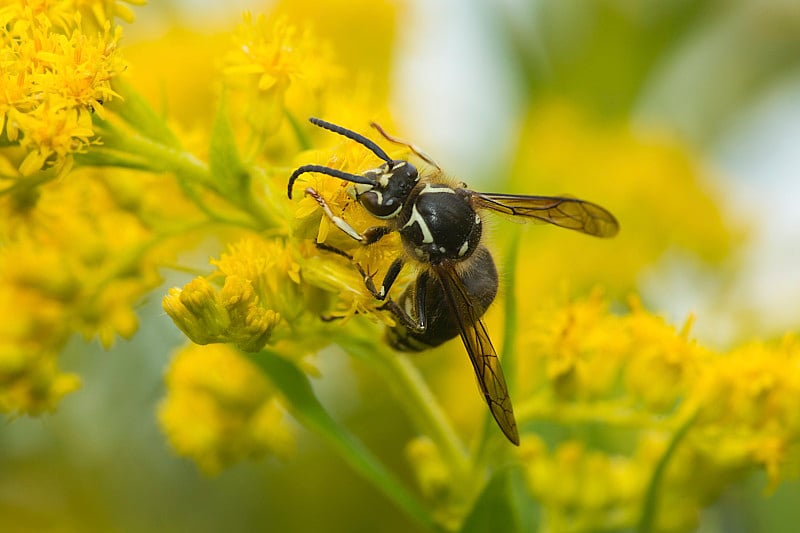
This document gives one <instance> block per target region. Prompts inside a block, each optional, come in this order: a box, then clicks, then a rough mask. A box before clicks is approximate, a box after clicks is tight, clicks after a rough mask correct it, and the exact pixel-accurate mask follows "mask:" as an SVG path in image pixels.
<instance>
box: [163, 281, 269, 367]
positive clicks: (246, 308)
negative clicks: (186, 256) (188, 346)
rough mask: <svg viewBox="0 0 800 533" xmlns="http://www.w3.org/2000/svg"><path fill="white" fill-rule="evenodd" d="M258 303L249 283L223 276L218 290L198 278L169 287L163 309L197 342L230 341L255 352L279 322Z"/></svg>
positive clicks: (245, 349)
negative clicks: (184, 284) (223, 283)
mask: <svg viewBox="0 0 800 533" xmlns="http://www.w3.org/2000/svg"><path fill="white" fill-rule="evenodd" d="M258 302H259V298H258V296H257V295H256V293H255V291H254V289H253V286H252V284H251V283H250V282H249V281H247V280H246V279H244V278H241V277H239V276H236V275H233V276H228V277H226V278H225V285H224V286H223V287H222V290H221V291H219V292H217V291H216V290H215V289H214V287H213V286H212V285H211V284H210V283H209V282H208V281H207V280H206V279H205V278H197V279H195V280H194V281H192V282H190V283H189V284H187V285H186V286H185V287H184V288H183V290H181V289H175V288H173V289H170V291H169V294H168V295H167V296H165V297H164V310H165V311H166V312H167V314H168V315H169V316H170V317H171V318H172V320H174V321H175V324H176V325H177V326H178V327H179V328H180V329H181V331H183V332H184V333H185V334H186V336H187V337H189V338H190V339H191V340H192V341H194V342H196V343H197V344H210V343H218V342H231V343H233V344H234V345H235V346H236V347H238V348H239V349H240V350H243V351H245V352H257V351H259V350H261V349H262V348H263V347H264V346H265V345H266V344H267V341H269V338H270V335H271V333H272V330H273V328H275V326H276V325H277V324H278V322H279V321H280V315H279V314H278V313H276V312H275V311H273V310H272V309H265V308H263V307H259V305H258Z"/></svg>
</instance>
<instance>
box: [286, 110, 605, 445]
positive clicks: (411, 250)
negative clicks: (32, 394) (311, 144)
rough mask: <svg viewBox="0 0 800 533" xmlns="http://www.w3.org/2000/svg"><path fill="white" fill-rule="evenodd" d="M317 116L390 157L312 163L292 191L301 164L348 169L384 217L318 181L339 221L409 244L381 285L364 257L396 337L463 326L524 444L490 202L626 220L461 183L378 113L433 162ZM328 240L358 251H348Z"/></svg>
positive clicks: (430, 343) (574, 203)
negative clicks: (349, 164) (397, 153)
mask: <svg viewBox="0 0 800 533" xmlns="http://www.w3.org/2000/svg"><path fill="white" fill-rule="evenodd" d="M310 121H311V123H312V124H314V125H316V126H319V127H321V128H324V129H326V130H330V131H332V132H334V133H337V134H339V135H343V136H344V137H347V138H348V139H351V140H353V141H355V142H357V143H359V144H361V145H363V146H364V147H365V148H367V149H368V150H370V151H371V152H372V153H373V154H375V155H376V156H377V157H378V158H380V159H381V160H383V164H381V165H380V166H379V167H377V168H374V169H370V170H367V171H365V172H363V173H361V174H351V173H348V172H344V171H341V170H337V169H334V168H330V167H326V166H322V165H303V166H301V167H300V168H298V169H296V170H295V171H294V172H293V173H292V175H291V177H290V178H289V184H288V193H289V198H291V197H292V188H293V186H294V182H295V180H296V179H297V178H298V176H300V175H301V174H305V173H307V172H317V173H320V174H326V175H328V176H332V177H334V178H339V179H341V180H344V181H347V182H350V183H352V185H351V186H350V188H349V190H348V192H349V194H350V195H351V196H352V197H353V198H355V199H356V200H357V201H358V202H359V203H360V204H361V205H362V206H363V207H364V208H365V209H366V210H367V211H368V212H369V213H370V214H371V215H373V216H374V217H375V218H378V219H380V220H383V221H384V224H383V225H379V226H373V227H371V228H369V229H367V230H366V231H364V232H363V233H359V232H358V231H357V230H355V229H354V228H353V227H352V226H350V224H348V223H347V222H346V221H345V220H344V219H342V218H341V217H339V216H337V215H336V214H334V213H333V212H332V211H331V209H330V207H329V206H328V204H327V202H326V201H325V199H324V198H322V197H321V196H320V195H319V194H318V193H317V192H316V191H315V190H314V189H312V188H307V189H306V190H305V192H306V194H307V195H310V196H311V197H313V198H314V199H315V200H316V201H317V203H318V204H319V205H320V207H321V208H322V210H323V212H324V214H325V216H326V217H328V219H329V220H330V221H331V222H332V223H333V224H335V225H336V226H337V227H338V228H339V229H341V230H342V231H343V232H344V233H346V234H347V235H349V236H350V237H352V238H353V239H355V240H357V241H359V242H361V243H362V244H364V245H369V244H372V243H375V242H377V241H378V240H379V239H381V238H382V237H384V236H385V235H387V234H389V233H391V232H394V231H397V232H399V233H400V237H401V240H402V243H403V246H404V251H403V252H402V253H400V254H399V256H398V257H397V258H396V259H395V260H394V262H392V264H391V265H390V266H389V268H388V270H387V271H386V274H385V275H384V278H383V281H382V283H381V285H380V287H376V286H375V283H374V281H373V279H372V275H370V274H367V273H366V272H365V271H364V270H363V268H362V267H361V266H360V265H358V264H357V263H355V262H354V264H355V266H356V268H358V270H359V272H360V273H361V275H362V276H363V278H364V283H365V285H366V287H367V289H368V290H369V291H370V292H371V293H372V295H373V296H374V297H375V298H377V299H378V300H381V301H385V302H386V303H385V304H384V306H383V307H384V308H386V309H388V310H389V311H391V312H392V313H393V314H394V315H395V316H396V317H397V325H396V326H395V327H393V328H390V329H389V330H388V331H387V340H388V342H389V343H390V344H391V345H392V346H393V347H394V348H396V349H399V350H404V351H420V350H424V349H427V348H431V347H434V346H438V345H440V344H442V343H443V342H445V341H447V340H450V339H452V338H454V337H456V336H457V335H460V336H461V340H462V341H463V342H464V347H465V348H466V349H467V353H468V354H469V358H470V361H471V362H472V366H473V368H474V370H475V374H476V376H477V378H478V384H479V387H480V389H481V393H483V396H484V398H485V399H486V402H487V404H488V405H489V409H490V410H491V413H492V416H494V419H495V420H496V421H497V424H498V425H499V426H500V429H501V430H502V431H503V433H504V434H505V435H506V437H508V440H510V441H511V442H512V443H514V444H517V445H518V444H519V432H518V431H517V423H516V420H515V419H514V411H513V408H512V406H511V399H510V398H509V395H508V388H507V387H506V381H505V377H504V376H503V370H502V369H501V367H500V362H499V360H498V358H497V354H496V352H495V349H494V347H493V346H492V342H491V340H490V339H489V334H488V332H487V331H486V327H485V326H484V324H483V322H482V321H481V317H482V316H483V314H484V313H485V312H486V309H487V308H488V307H489V305H490V304H491V303H492V301H493V300H494V297H495V295H496V294H497V288H498V276H497V269H496V268H495V265H494V261H493V260H492V256H491V254H490V253H489V251H488V250H487V248H486V247H485V246H484V245H483V244H482V242H481V235H482V232H483V231H482V230H483V225H482V220H481V216H480V211H481V210H484V209H488V210H491V211H496V212H499V213H502V214H504V215H510V216H516V217H523V218H527V219H529V220H535V221H539V222H547V223H550V224H554V225H556V226H560V227H562V228H567V229H572V230H575V231H579V232H581V233H585V234H587V235H593V236H595V237H613V236H614V235H616V233H617V231H618V230H619V224H618V223H617V220H616V219H615V218H614V216H613V215H612V214H611V213H609V212H608V211H606V210H605V209H603V208H602V207H600V206H598V205H596V204H593V203H590V202H585V201H583V200H578V199H576V198H570V197H549V196H520V195H513V194H494V193H480V192H475V191H472V190H470V189H467V188H466V186H465V185H464V184H458V185H456V184H453V183H451V182H450V180H447V179H446V178H445V177H444V175H443V173H442V171H441V169H440V168H439V166H438V165H437V164H436V163H434V162H433V161H432V160H431V159H430V158H429V157H428V156H426V155H425V154H424V153H422V152H421V151H420V150H418V149H417V148H416V147H415V146H413V145H411V144H409V143H407V142H405V141H402V140H400V139H397V138H395V137H393V136H391V135H389V134H387V133H386V132H385V131H384V130H383V129H382V128H381V127H380V126H378V125H377V124H375V123H372V126H373V127H374V128H375V129H377V130H378V132H379V133H380V134H381V135H383V137H384V138H386V139H387V140H388V141H390V142H393V143H395V144H400V145H402V146H405V147H406V148H408V149H409V150H411V151H412V152H413V153H414V154H416V155H417V156H418V157H419V158H420V159H422V160H423V161H425V162H426V163H428V164H429V165H431V166H432V167H433V169H432V170H431V171H430V172H429V173H427V174H426V175H423V176H420V175H419V173H418V172H417V169H416V168H415V167H414V166H413V165H412V164H411V163H409V162H408V161H404V160H397V159H392V158H391V157H389V156H388V155H387V154H386V152H384V151H383V150H382V149H381V148H380V147H379V146H378V145H377V144H375V143H374V142H373V141H371V140H370V139H368V138H366V137H365V136H363V135H361V134H359V133H356V132H354V131H351V130H348V129H345V128H343V127H341V126H337V125H335V124H331V123H330V122H326V121H324V120H320V119H317V118H311V119H310ZM322 247H323V248H326V249H328V250H331V251H334V252H337V253H339V254H340V255H344V256H345V257H348V258H350V259H351V260H352V256H350V255H349V254H347V253H345V252H343V251H340V250H337V249H335V248H331V247H329V246H325V245H322ZM406 262H413V263H416V265H417V266H418V268H419V274H418V275H417V278H416V280H415V281H414V282H412V283H411V284H410V285H409V286H408V287H407V288H406V290H405V291H404V292H403V293H402V294H401V295H400V297H399V298H397V300H396V301H395V300H392V298H391V297H389V289H390V288H391V287H392V284H393V283H394V282H395V280H396V279H397V276H398V275H399V274H400V271H401V269H402V268H403V265H404V264H405V263H406Z"/></svg>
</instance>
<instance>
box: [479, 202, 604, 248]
mask: <svg viewBox="0 0 800 533" xmlns="http://www.w3.org/2000/svg"><path fill="white" fill-rule="evenodd" d="M470 194H471V195H472V199H473V202H474V204H475V206H476V207H479V208H484V209H491V210H492V211H497V212H499V213H503V214H506V215H511V216H519V217H526V218H530V219H534V220H537V221H539V222H547V223H549V224H554V225H556V226H560V227H562V228H567V229H572V230H575V231H580V232H581V233H586V234H587V235H593V236H595V237H613V236H614V235H616V234H617V232H618V231H619V223H618V222H617V219H616V218H614V215H612V214H611V213H609V212H608V211H607V210H606V209H604V208H602V207H600V206H599V205H597V204H593V203H591V202H586V201H584V200H578V199H577V198H570V197H569V196H523V195H517V194H495V193H481V192H475V191H470Z"/></svg>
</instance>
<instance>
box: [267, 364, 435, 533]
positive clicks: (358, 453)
mask: <svg viewBox="0 0 800 533" xmlns="http://www.w3.org/2000/svg"><path fill="white" fill-rule="evenodd" d="M252 360H253V361H254V362H255V363H256V364H257V365H258V366H259V367H260V368H261V369H262V370H263V371H264V373H265V374H266V375H267V376H268V377H269V379H270V381H272V383H273V384H274V385H275V386H276V387H277V388H278V389H279V390H280V391H281V393H282V394H283V395H284V397H285V398H286V399H287V400H288V402H289V409H290V410H291V412H292V414H293V415H294V416H295V418H297V420H298V421H299V422H300V423H302V424H303V425H304V426H305V427H306V428H308V429H309V430H311V431H313V432H314V433H316V434H317V435H319V436H320V437H322V438H323V439H325V440H326V441H327V442H328V444H329V445H331V446H332V447H333V448H334V449H336V450H337V451H338V452H339V453H340V454H341V456H342V457H343V458H344V460H345V461H347V463H349V464H350V466H351V467H352V468H353V469H354V470H355V471H356V472H358V473H359V474H361V475H362V476H363V477H364V478H365V479H366V480H368V481H370V482H371V483H372V484H373V485H374V486H375V487H376V488H378V489H379V490H380V491H382V492H383V493H384V495H386V496H387V497H389V499H390V500H391V501H393V502H394V503H395V505H397V506H398V507H399V508H400V509H402V510H403V511H405V512H406V513H407V514H408V515H409V516H410V517H411V518H413V519H414V520H416V521H417V522H418V523H419V524H421V525H423V526H425V527H426V528H428V529H429V530H434V531H435V530H438V529H439V528H438V527H437V525H436V524H435V522H434V521H433V519H432V518H431V516H430V514H429V513H428V511H427V509H425V507H424V506H423V505H422V504H421V503H420V502H419V501H418V500H417V499H416V498H415V497H414V496H413V495H412V494H411V493H410V492H409V491H408V490H407V489H406V488H405V487H404V486H403V485H401V484H400V482H399V481H397V479H396V478H395V477H394V476H393V475H392V474H391V472H389V471H388V470H387V469H386V468H385V467H384V466H383V464H382V463H381V462H380V461H378V459H377V458H376V457H375V456H374V455H372V453H371V452H370V451H369V450H368V449H367V448H366V447H365V446H364V445H363V444H362V443H361V442H360V441H359V440H357V439H356V438H355V437H354V436H353V435H352V434H350V433H349V432H347V431H346V430H345V429H344V428H343V427H342V426H340V425H339V424H338V423H337V422H336V421H335V420H334V419H333V418H332V417H331V416H330V415H329V414H328V412H327V411H326V410H325V408H324V407H323V406H322V404H321V403H320V402H319V400H318V399H317V397H316V395H315V394H314V390H313V389H312V387H311V382H310V381H309V379H308V377H307V376H306V375H305V374H304V373H303V372H302V371H301V370H300V369H299V368H297V366H296V365H295V364H294V363H292V362H290V361H288V360H286V359H284V358H283V357H280V356H279V355H277V354H274V353H270V352H268V351H262V352H260V353H259V354H256V355H254V356H252Z"/></svg>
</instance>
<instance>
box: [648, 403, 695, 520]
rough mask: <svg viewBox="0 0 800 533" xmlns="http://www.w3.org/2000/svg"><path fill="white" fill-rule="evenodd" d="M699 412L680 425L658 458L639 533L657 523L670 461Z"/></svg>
mask: <svg viewBox="0 0 800 533" xmlns="http://www.w3.org/2000/svg"><path fill="white" fill-rule="evenodd" d="M696 418H697V414H696V413H695V414H693V415H691V416H690V417H689V418H687V419H686V421H685V422H684V423H683V424H682V425H681V426H680V427H678V429H677V431H676V432H675V434H674V435H673V436H672V440H671V441H670V443H669V446H667V449H666V450H664V454H663V455H662V456H661V458H660V459H659V460H658V463H657V464H656V468H655V470H653V477H652V478H650V483H649V484H648V486H647V492H646V493H645V497H644V505H643V506H642V517H641V519H640V520H639V525H638V527H637V528H636V531H637V532H638V533H651V532H652V531H653V530H654V529H653V528H654V527H655V524H656V517H657V516H658V495H659V489H660V488H661V482H662V481H663V479H664V474H665V473H666V470H667V466H668V465H669V461H670V460H671V459H672V457H673V455H675V450H677V449H678V445H679V444H680V443H681V442H682V441H683V438H684V437H685V436H686V434H687V433H688V432H689V429H690V428H691V427H692V425H693V424H694V421H695V419H696Z"/></svg>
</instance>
